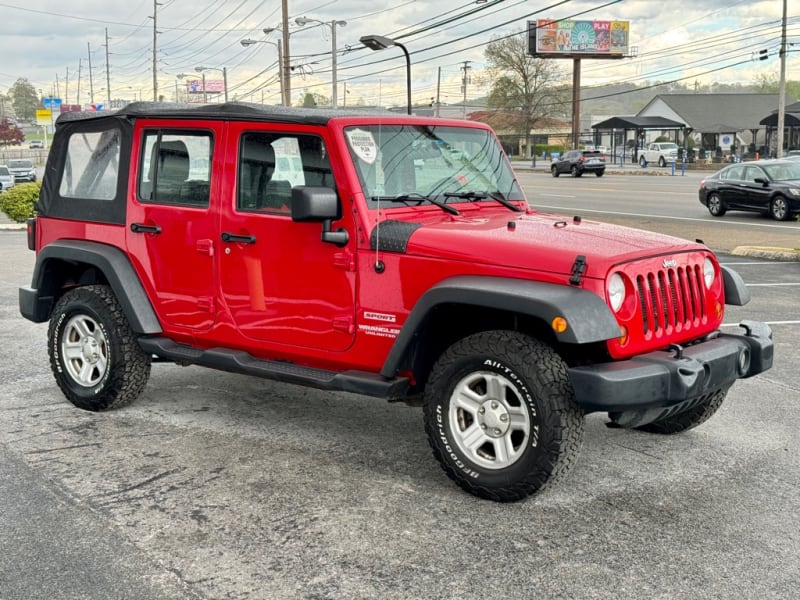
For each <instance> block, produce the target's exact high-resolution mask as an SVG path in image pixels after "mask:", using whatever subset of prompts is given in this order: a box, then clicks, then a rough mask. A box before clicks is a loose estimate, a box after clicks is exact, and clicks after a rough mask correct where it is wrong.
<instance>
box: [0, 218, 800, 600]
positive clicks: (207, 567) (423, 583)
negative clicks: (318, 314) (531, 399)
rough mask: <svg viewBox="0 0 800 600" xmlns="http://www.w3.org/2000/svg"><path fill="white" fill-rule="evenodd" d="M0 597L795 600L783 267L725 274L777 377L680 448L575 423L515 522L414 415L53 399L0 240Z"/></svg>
mask: <svg viewBox="0 0 800 600" xmlns="http://www.w3.org/2000/svg"><path fill="white" fill-rule="evenodd" d="M0 256H2V260H1V261H0V281H2V286H1V287H0V343H2V347H3V348H4V352H3V356H4V361H3V366H2V373H3V376H2V380H3V385H2V387H0V472H1V473H2V477H0V496H1V497H2V498H3V500H2V502H0V598H2V599H3V600H16V599H26V600H28V599H36V598H42V599H45V598H47V599H52V598H59V599H67V598H76V599H77V598H109V599H111V598H137V599H140V598H154V599H157V598H204V599H205V598H208V599H211V598H214V599H216V598H267V599H272V598H281V599H283V598H314V599H323V598H332V599H333V598H348V599H350V598H365V599H366V598H397V599H406V598H453V599H463V598H511V599H517V598H519V599H528V598H548V599H549V598H598V599H608V598H670V599H672V598H759V599H771V598H774V599H786V598H794V597H798V596H799V595H800V527H799V526H798V525H800V500H798V494H797V489H798V483H800V461H798V459H797V457H798V453H799V452H800V434H798V428H797V426H796V423H795V419H794V416H795V413H796V410H797V408H796V405H797V402H798V399H800V384H798V382H797V379H796V363H797V357H798V355H800V354H799V353H798V350H799V349H800V342H798V340H800V317H798V315H797V305H798V304H797V298H798V291H799V289H800V263H776V262H770V261H765V260H760V259H751V258H746V257H738V256H729V255H722V256H721V257H720V259H721V260H722V262H725V263H728V264H731V265H732V266H733V267H734V268H735V269H737V270H738V271H739V273H740V274H741V275H742V276H743V278H744V279H745V281H746V283H747V284H748V286H749V289H750V291H751V294H752V301H751V303H750V304H749V305H747V306H745V307H730V309H729V312H728V313H727V318H726V321H725V325H726V327H727V328H730V329H733V328H734V327H735V325H736V323H737V322H738V320H739V319H742V318H751V319H757V320H763V321H767V322H769V323H771V324H772V327H773V330H774V335H775V343H776V361H775V365H774V367H773V369H772V370H770V371H769V372H767V373H765V374H764V375H762V376H759V377H757V378H755V379H752V380H747V381H743V382H740V383H738V384H737V385H735V386H734V388H733V389H732V390H731V392H730V394H729V396H728V399H727V400H726V402H725V404H724V406H723V407H722V409H721V410H720V412H719V413H718V414H717V415H715V417H714V418H712V419H711V420H710V421H709V422H708V423H706V424H704V425H702V426H701V427H699V428H697V429H696V430H693V431H691V432H689V433H687V434H684V435H680V436H670V437H659V436H654V435H649V434H645V433H639V432H633V431H627V430H619V429H610V428H607V427H606V424H605V423H606V419H605V418H604V417H603V416H601V415H591V416H589V417H587V423H586V436H585V439H584V444H583V450H582V453H581V456H580V459H579V461H578V465H577V467H576V468H575V469H574V470H573V471H572V473H571V474H570V476H569V477H568V479H567V480H566V481H564V482H563V483H560V484H559V485H558V486H556V487H554V488H552V489H550V490H548V491H546V492H544V493H543V494H541V495H539V496H537V497H535V498H532V499H529V500H528V501H526V502H522V503H517V504H512V505H500V504H495V503H492V502H487V501H482V500H479V499H477V498H474V497H472V496H469V495H467V494H465V493H463V492H462V491H461V490H460V489H459V488H457V487H456V486H454V485H453V484H451V482H450V481H449V480H448V479H447V478H446V477H445V475H444V473H443V472H442V471H441V469H440V468H439V466H438V465H437V464H436V462H435V461H434V459H433V457H432V455H431V451H430V449H429V446H428V443H427V440H426V437H425V434H424V431H423V427H422V415H421V411H419V409H414V408H409V407H406V406H404V405H390V404H386V403H383V402H380V401H376V400H373V399H369V398H364V397H360V396H354V395H347V394H337V393H327V392H317V391H314V390H308V389H305V388H297V387H292V386H288V385H283V384H277V383H273V382H269V381H263V380H259V379H254V378H248V377H244V376H238V375H233V374H227V373H220V372H215V371H210V370H204V369H202V368H199V367H188V368H182V367H178V366H175V365H169V364H157V365H154V369H153V375H152V378H151V380H150V383H149V385H148V387H147V389H146V391H145V393H144V395H143V396H142V397H141V398H140V399H139V400H138V401H137V402H136V403H134V404H133V405H131V406H129V407H126V408H124V409H121V410H117V411H112V412H109V413H104V414H91V413H86V412H82V411H80V410H77V409H75V408H74V407H73V406H72V405H70V404H69V403H67V402H66V400H64V398H63V397H62V396H61V394H60V392H59V391H58V389H57V387H56V385H55V383H54V381H53V377H52V375H51V373H50V369H49V365H48V360H47V352H46V340H45V338H46V325H35V324H33V323H30V322H28V321H26V320H24V319H22V317H20V316H19V314H18V309H17V287H18V286H19V285H23V284H27V283H28V282H29V279H30V272H31V270H32V266H33V259H34V257H33V253H32V252H30V251H28V250H27V249H26V248H25V240H24V233H23V232H10V231H3V232H0Z"/></svg>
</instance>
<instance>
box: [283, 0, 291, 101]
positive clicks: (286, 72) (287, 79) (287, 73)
mask: <svg viewBox="0 0 800 600" xmlns="http://www.w3.org/2000/svg"><path fill="white" fill-rule="evenodd" d="M281 21H282V23H281V25H282V30H281V34H282V37H283V53H282V54H283V55H282V56H281V71H282V72H283V105H284V106H291V105H292V72H291V68H290V66H289V56H290V52H289V0H281Z"/></svg>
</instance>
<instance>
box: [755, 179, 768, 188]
mask: <svg viewBox="0 0 800 600" xmlns="http://www.w3.org/2000/svg"><path fill="white" fill-rule="evenodd" d="M753 181H755V182H756V183H760V184H761V185H763V186H764V187H766V186H767V185H768V184H769V180H767V179H766V178H764V177H756V178H755V179H753Z"/></svg>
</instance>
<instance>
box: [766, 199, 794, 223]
mask: <svg viewBox="0 0 800 600" xmlns="http://www.w3.org/2000/svg"><path fill="white" fill-rule="evenodd" d="M769 216H770V217H772V218H773V219H775V220H776V221H786V220H788V219H789V218H790V217H791V216H792V212H791V211H790V210H789V202H788V201H787V200H786V198H784V197H783V196H775V197H774V198H773V199H772V200H770V202H769Z"/></svg>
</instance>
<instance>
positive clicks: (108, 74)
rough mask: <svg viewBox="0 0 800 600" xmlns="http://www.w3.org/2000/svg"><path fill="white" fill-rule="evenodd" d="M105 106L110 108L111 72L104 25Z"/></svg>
mask: <svg viewBox="0 0 800 600" xmlns="http://www.w3.org/2000/svg"><path fill="white" fill-rule="evenodd" d="M106 108H107V109H110V108H111V73H110V68H109V66H108V27H106Z"/></svg>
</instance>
